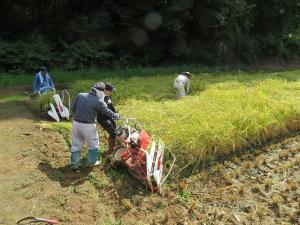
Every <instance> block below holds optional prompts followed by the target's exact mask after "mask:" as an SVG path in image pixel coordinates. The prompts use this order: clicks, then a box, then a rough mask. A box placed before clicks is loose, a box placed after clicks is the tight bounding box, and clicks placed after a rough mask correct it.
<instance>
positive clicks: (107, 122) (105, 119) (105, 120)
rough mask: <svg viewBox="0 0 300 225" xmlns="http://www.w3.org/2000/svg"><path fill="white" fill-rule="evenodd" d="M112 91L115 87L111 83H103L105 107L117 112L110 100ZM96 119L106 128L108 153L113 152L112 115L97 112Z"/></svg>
mask: <svg viewBox="0 0 300 225" xmlns="http://www.w3.org/2000/svg"><path fill="white" fill-rule="evenodd" d="M113 91H115V87H114V86H113V85H112V84H111V83H106V84H105V90H104V93H105V97H104V102H105V103H106V104H107V107H108V108H109V109H110V110H111V111H113V112H115V113H117V111H116V109H115V107H114V105H113V102H112V97H111V96H112V93H113ZM97 121H98V123H99V124H100V125H101V126H102V128H103V129H104V130H106V131H107V132H108V133H109V137H108V141H107V142H108V154H110V153H112V152H113V149H114V146H115V138H116V134H115V131H116V127H117V125H116V123H115V121H114V120H113V119H112V117H110V116H107V115H105V114H103V113H101V112H100V113H99V114H98V116H97Z"/></svg>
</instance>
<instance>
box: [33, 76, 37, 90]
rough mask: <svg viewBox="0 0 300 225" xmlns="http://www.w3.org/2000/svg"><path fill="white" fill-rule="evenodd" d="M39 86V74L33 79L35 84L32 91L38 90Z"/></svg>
mask: <svg viewBox="0 0 300 225" xmlns="http://www.w3.org/2000/svg"><path fill="white" fill-rule="evenodd" d="M37 86H38V76H37V75H35V77H34V80H33V85H32V91H33V92H34V93H35V92H37V91H38V90H37Z"/></svg>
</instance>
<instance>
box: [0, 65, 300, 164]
mask: <svg viewBox="0 0 300 225" xmlns="http://www.w3.org/2000/svg"><path fill="white" fill-rule="evenodd" d="M184 70H188V69H183V68H182V67H178V68H177V67H174V68H159V69H153V68H146V69H135V70H124V71H99V70H90V71H77V72H64V71H60V72H59V71H53V74H54V76H53V77H54V80H56V81H58V82H59V83H64V82H66V83H68V84H69V85H70V88H71V89H70V92H71V93H72V96H75V95H76V94H77V93H78V92H87V91H89V89H90V87H91V85H92V84H93V83H94V82H96V81H110V82H112V83H113V84H114V85H115V86H116V88H117V90H116V91H115V93H114V96H113V99H114V100H115V103H116V107H117V109H119V111H120V113H121V115H122V116H129V117H135V118H136V119H137V121H138V122H140V123H141V124H142V125H143V127H144V129H146V131H147V132H149V133H150V134H151V135H152V136H153V137H155V138H156V139H161V140H162V141H164V142H165V144H166V150H167V151H169V150H172V151H173V152H175V153H176V155H177V157H178V158H180V159H182V160H199V159H201V160H206V159H212V158H214V157H215V156H216V155H226V154H230V153H231V152H233V151H235V150H237V149H241V148H243V147H245V146H248V145H257V144H260V143H263V142H265V141H269V140H272V139H274V138H276V137H279V136H282V135H285V134H287V133H288V132H289V131H291V130H299V129H300V118H299V115H300V106H299V100H300V82H299V81H298V80H299V78H300V70H294V71H287V72H276V73H266V72H256V73H245V72H241V71H237V72H220V71H217V70H213V71H209V70H204V69H202V68H200V67H199V68H198V67H192V68H191V69H190V71H191V72H193V74H194V77H193V79H192V81H191V94H190V96H188V97H186V98H185V99H182V100H179V101H177V100H175V96H174V93H173V88H172V83H173V80H174V78H175V76H176V73H178V72H180V71H184ZM55 72H59V74H58V73H57V74H56V73H55ZM0 81H1V79H0ZM0 84H1V82H0ZM51 126H52V129H58V130H59V131H60V132H67V133H69V134H70V129H71V123H53V124H52V125H51Z"/></svg>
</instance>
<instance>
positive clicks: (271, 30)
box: [0, 0, 300, 71]
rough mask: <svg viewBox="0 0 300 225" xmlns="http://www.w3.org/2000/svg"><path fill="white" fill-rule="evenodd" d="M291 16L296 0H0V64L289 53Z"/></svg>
mask: <svg viewBox="0 0 300 225" xmlns="http://www.w3.org/2000/svg"><path fill="white" fill-rule="evenodd" d="M299 21H300V3H299V1H298V0H267V1H259V0H222V1H221V0H215V1H211V0H197V1H196V0H155V1H149V0H148V1H142V0H135V1H124V0H122V1H108V0H101V1H94V0H93V1H80V0H30V1H29V0H24V1H16V0H3V1H1V2H0V68H1V69H2V70H5V71H10V70H13V71H16V70H17V71H20V70H22V71H32V70H33V69H35V68H36V67H37V66H38V65H39V64H48V65H50V66H54V67H63V68H66V69H81V68H84V67H89V66H97V67H103V66H113V67H115V68H120V67H122V68H123V67H128V66H132V65H143V66H144V65H161V64H162V63H165V64H175V63H187V62H188V63H192V62H195V63H199V62H200V63H202V64H203V63H213V64H224V63H225V64H227V63H236V62H247V63H252V62H255V61H256V60H257V59H258V58H260V57H266V56H278V57H281V58H283V59H290V58H292V57H294V56H296V55H299V52H300V51H299V50H300V41H299V28H300V22H299Z"/></svg>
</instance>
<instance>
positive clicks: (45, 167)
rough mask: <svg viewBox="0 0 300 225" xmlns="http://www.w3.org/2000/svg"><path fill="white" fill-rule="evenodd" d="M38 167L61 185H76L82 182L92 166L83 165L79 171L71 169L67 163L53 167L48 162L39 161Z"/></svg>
mask: <svg viewBox="0 0 300 225" xmlns="http://www.w3.org/2000/svg"><path fill="white" fill-rule="evenodd" d="M38 169H39V170H40V171H41V172H43V173H44V174H46V175H47V176H48V177H49V179H51V180H53V181H56V182H57V181H59V183H60V185H61V186H62V187H68V186H77V185H80V184H83V183H84V182H85V181H86V180H87V179H88V176H89V174H90V173H91V172H92V170H93V168H92V167H83V168H81V169H80V171H78V172H75V171H73V170H72V169H71V168H70V166H69V165H65V166H63V167H58V168H53V167H52V166H51V165H50V164H49V163H48V162H40V163H39V165H38Z"/></svg>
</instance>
